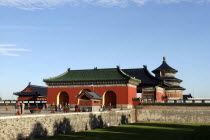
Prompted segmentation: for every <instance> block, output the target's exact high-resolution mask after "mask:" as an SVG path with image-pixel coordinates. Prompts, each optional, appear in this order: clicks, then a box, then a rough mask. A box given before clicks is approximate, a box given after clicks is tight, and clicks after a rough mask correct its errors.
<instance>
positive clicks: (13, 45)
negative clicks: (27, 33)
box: [0, 44, 16, 47]
mask: <svg viewBox="0 0 210 140" xmlns="http://www.w3.org/2000/svg"><path fill="white" fill-rule="evenodd" d="M15 46H16V45H15V44H0V47H15Z"/></svg>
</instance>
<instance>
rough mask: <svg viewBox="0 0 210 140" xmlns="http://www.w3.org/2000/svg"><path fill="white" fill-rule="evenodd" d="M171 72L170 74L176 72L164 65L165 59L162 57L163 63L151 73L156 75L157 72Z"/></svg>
mask: <svg viewBox="0 0 210 140" xmlns="http://www.w3.org/2000/svg"><path fill="white" fill-rule="evenodd" d="M163 70H165V71H171V72H174V73H176V72H178V71H177V70H176V69H174V68H172V67H171V66H169V65H168V64H167V63H166V58H165V57H163V63H162V64H161V65H160V66H159V67H158V68H157V69H155V70H153V71H152V72H153V73H157V72H160V71H163Z"/></svg>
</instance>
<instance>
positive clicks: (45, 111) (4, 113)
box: [0, 108, 119, 117]
mask: <svg viewBox="0 0 210 140" xmlns="http://www.w3.org/2000/svg"><path fill="white" fill-rule="evenodd" d="M113 110H119V109H113ZM74 112H75V111H74V108H71V110H70V113H74ZM15 113H16V110H15V109H11V108H9V110H8V111H5V109H4V108H1V109H0V117H3V116H15ZM55 113H56V114H59V113H64V112H63V110H62V111H55ZM37 114H51V110H50V109H43V110H42V111H41V113H33V114H32V113H30V111H29V110H25V111H24V114H22V115H37Z"/></svg>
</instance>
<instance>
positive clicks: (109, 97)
mask: <svg viewBox="0 0 210 140" xmlns="http://www.w3.org/2000/svg"><path fill="white" fill-rule="evenodd" d="M104 100H105V101H104V105H105V107H110V104H111V105H112V107H113V108H116V102H117V101H116V94H115V93H114V92H113V91H108V92H106V93H105V97H104Z"/></svg>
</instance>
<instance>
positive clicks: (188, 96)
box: [183, 94, 193, 100]
mask: <svg viewBox="0 0 210 140" xmlns="http://www.w3.org/2000/svg"><path fill="white" fill-rule="evenodd" d="M188 98H193V97H192V95H191V94H185V95H183V100H188Z"/></svg>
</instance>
